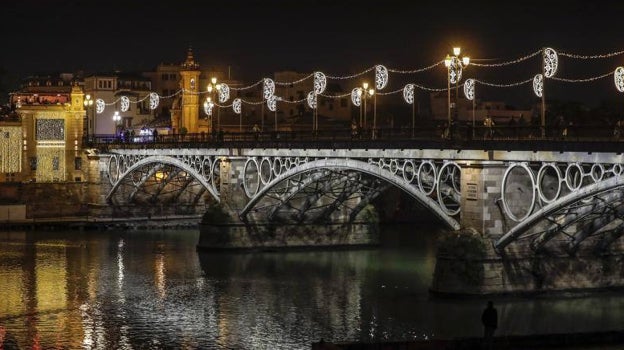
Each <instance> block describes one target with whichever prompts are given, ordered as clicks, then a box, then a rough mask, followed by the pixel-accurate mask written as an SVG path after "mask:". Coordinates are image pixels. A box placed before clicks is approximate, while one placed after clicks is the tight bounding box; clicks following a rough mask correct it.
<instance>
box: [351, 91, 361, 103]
mask: <svg viewBox="0 0 624 350" xmlns="http://www.w3.org/2000/svg"><path fill="white" fill-rule="evenodd" d="M351 102H353V104H354V105H355V106H357V107H359V106H360V104H362V89H361V88H359V87H357V88H355V89H353V90H351Z"/></svg>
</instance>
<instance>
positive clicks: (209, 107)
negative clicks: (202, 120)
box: [204, 101, 214, 116]
mask: <svg viewBox="0 0 624 350" xmlns="http://www.w3.org/2000/svg"><path fill="white" fill-rule="evenodd" d="M212 107H214V103H212V101H204V112H206V114H207V115H208V116H211V115H212Z"/></svg>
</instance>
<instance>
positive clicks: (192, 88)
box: [191, 78, 195, 90]
mask: <svg viewBox="0 0 624 350" xmlns="http://www.w3.org/2000/svg"><path fill="white" fill-rule="evenodd" d="M191 90H195V79H194V78H192V79H191Z"/></svg>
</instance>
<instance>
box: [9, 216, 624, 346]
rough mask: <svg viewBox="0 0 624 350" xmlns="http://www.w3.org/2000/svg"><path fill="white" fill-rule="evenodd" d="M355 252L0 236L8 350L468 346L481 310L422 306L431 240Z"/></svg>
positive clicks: (559, 309) (524, 308)
mask: <svg viewBox="0 0 624 350" xmlns="http://www.w3.org/2000/svg"><path fill="white" fill-rule="evenodd" d="M382 237H383V240H384V243H383V245H382V247H380V248H375V249H365V250H352V251H299V252H267V253H231V254H230V253H228V254H226V253H197V252H196V250H195V244H196V243H197V240H198V233H197V232H194V231H188V230H187V231H153V232H141V231H131V232H111V231H107V232H78V231H67V232H51V233H44V232H39V233H19V232H12V233H0V286H1V287H2V297H0V344H2V343H3V344H4V347H5V348H7V349H10V348H21V349H25V348H32V347H43V348H49V347H60V348H71V349H74V348H87V349H109V348H121V349H144V348H154V349H159V348H186V349H195V348H202V349H229V348H235V349H309V348H310V344H311V343H312V342H315V341H318V340H320V339H321V338H323V339H325V340H328V341H336V342H341V341H357V340H360V341H378V340H407V339H422V338H429V337H442V338H447V337H454V336H479V335H480V334H481V327H480V320H479V318H480V314H481V310H482V308H483V307H484V304H485V300H483V299H440V298H434V297H432V296H430V295H429V293H428V288H429V286H430V284H431V278H432V272H433V269H434V264H435V245H434V237H435V232H434V230H431V229H427V228H418V229H415V228H414V227H413V226H399V227H388V228H385V229H384V231H383V233H382ZM495 303H496V306H497V307H498V309H499V314H500V329H499V333H500V334H528V333H550V332H557V333H559V332H567V331H571V330H572V331H590V330H610V329H620V328H621V327H620V326H621V325H622V324H624V313H620V312H618V311H617V310H621V309H622V307H623V306H624V296H618V295H608V294H601V295H595V296H592V297H584V298H563V297H557V298H506V299H499V300H496V301H495Z"/></svg>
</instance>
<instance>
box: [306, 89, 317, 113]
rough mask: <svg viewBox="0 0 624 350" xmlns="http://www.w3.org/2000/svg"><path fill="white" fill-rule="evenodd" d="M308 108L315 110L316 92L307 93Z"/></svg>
mask: <svg viewBox="0 0 624 350" xmlns="http://www.w3.org/2000/svg"><path fill="white" fill-rule="evenodd" d="M308 107H310V108H312V109H316V92H315V91H310V92H308Z"/></svg>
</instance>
